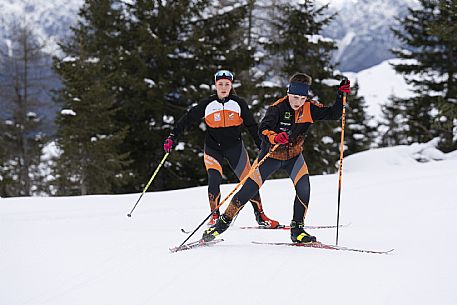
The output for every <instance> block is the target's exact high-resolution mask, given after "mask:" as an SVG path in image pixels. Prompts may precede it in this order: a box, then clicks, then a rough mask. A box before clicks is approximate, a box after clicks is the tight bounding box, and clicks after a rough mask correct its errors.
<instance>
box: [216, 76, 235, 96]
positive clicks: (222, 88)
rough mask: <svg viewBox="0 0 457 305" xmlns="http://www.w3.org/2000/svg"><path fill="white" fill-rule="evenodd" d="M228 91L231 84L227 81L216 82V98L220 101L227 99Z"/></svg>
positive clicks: (230, 88)
mask: <svg viewBox="0 0 457 305" xmlns="http://www.w3.org/2000/svg"><path fill="white" fill-rule="evenodd" d="M230 90H232V82H231V81H229V80H228V79H224V78H223V79H219V80H218V81H216V91H217V97H218V98H220V99H222V98H225V97H227V96H228V95H229V94H230Z"/></svg>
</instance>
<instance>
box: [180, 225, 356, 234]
mask: <svg viewBox="0 0 457 305" xmlns="http://www.w3.org/2000/svg"><path fill="white" fill-rule="evenodd" d="M347 226H349V224H346V225H339V226H338V227H340V228H342V227H347ZM239 228H240V229H241V230H256V229H260V230H290V226H286V225H279V226H277V227H276V228H270V227H267V226H262V225H259V226H244V227H239ZM335 228H336V226H335V225H330V226H304V229H305V230H313V229H335ZM181 232H183V233H184V234H190V233H191V231H188V230H185V229H181Z"/></svg>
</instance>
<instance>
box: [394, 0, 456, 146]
mask: <svg viewBox="0 0 457 305" xmlns="http://www.w3.org/2000/svg"><path fill="white" fill-rule="evenodd" d="M419 2H420V6H421V7H420V8H417V9H412V8H410V9H409V14H407V15H406V17H405V18H404V19H401V20H400V22H401V26H400V28H398V29H393V31H394V33H395V35H396V36H397V37H398V38H399V39H400V40H401V41H402V42H403V44H404V46H405V49H400V50H393V53H394V54H395V55H396V56H398V57H399V58H402V59H404V60H405V62H404V63H401V64H397V65H395V70H396V71H397V72H399V73H402V74H404V75H405V79H406V81H407V82H408V83H409V84H412V85H413V86H414V92H415V96H414V97H413V98H411V99H404V100H400V99H398V100H397V102H398V103H402V105H403V107H404V115H405V120H406V122H407V124H408V129H407V132H406V135H407V137H408V138H407V141H408V142H409V143H411V142H426V141H429V140H431V139H432V138H435V137H439V138H440V143H439V148H440V149H442V150H443V151H445V152H448V151H451V150H455V149H457V137H456V136H455V134H456V131H457V85H456V83H457V76H456V75H457V36H456V35H455V33H456V30H457V5H456V3H455V1H453V0H439V1H438V0H435V1H430V0H420V1H419ZM406 48H408V49H412V50H406Z"/></svg>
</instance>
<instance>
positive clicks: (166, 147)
mask: <svg viewBox="0 0 457 305" xmlns="http://www.w3.org/2000/svg"><path fill="white" fill-rule="evenodd" d="M173 144H174V142H173V134H170V135H169V136H168V138H166V139H165V142H164V143H163V150H165V152H166V153H169V152H171V150H172V149H173Z"/></svg>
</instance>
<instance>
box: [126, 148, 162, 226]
mask: <svg viewBox="0 0 457 305" xmlns="http://www.w3.org/2000/svg"><path fill="white" fill-rule="evenodd" d="M169 154H170V153H169V152H167V153H166V154H165V156H163V158H162V161H160V163H159V166H157V168H156V170H155V171H154V173H153V174H152V176H151V179H149V182H148V184H146V187H145V188H144V190H143V192H142V193H141V195H140V198H138V200H137V201H136V203H135V206H134V207H133V209H132V210H131V211H130V213H128V214H127V216H128V217H132V213H133V210H135V208H136V206H137V204H138V202H140V200H141V197H143V195H144V193H146V190H147V189H148V188H149V185H151V182H152V180H154V178H155V176H156V175H157V173H158V172H159V169H160V168H161V167H162V165H163V163H164V162H165V159H167V157H168V155H169Z"/></svg>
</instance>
